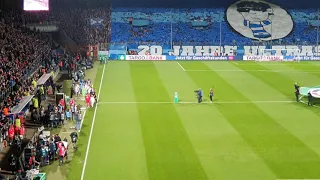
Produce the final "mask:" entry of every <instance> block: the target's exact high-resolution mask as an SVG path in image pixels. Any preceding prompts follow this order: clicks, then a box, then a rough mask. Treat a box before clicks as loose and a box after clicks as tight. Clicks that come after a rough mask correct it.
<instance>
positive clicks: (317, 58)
mask: <svg viewBox="0 0 320 180" xmlns="http://www.w3.org/2000/svg"><path fill="white" fill-rule="evenodd" d="M284 59H286V60H292V61H294V60H300V61H320V56H284Z"/></svg>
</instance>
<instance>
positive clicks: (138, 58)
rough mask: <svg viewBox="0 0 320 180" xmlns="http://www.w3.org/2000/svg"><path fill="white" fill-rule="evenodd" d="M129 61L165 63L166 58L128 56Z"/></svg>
mask: <svg viewBox="0 0 320 180" xmlns="http://www.w3.org/2000/svg"><path fill="white" fill-rule="evenodd" d="M126 60H127V61H164V60H166V56H162V55H126Z"/></svg>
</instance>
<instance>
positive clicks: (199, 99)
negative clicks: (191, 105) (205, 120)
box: [198, 88, 203, 103]
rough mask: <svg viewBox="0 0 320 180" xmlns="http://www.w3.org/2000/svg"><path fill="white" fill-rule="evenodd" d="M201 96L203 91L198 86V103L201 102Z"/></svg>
mask: <svg viewBox="0 0 320 180" xmlns="http://www.w3.org/2000/svg"><path fill="white" fill-rule="evenodd" d="M202 96H203V92H202V90H201V88H200V89H199V91H198V103H202Z"/></svg>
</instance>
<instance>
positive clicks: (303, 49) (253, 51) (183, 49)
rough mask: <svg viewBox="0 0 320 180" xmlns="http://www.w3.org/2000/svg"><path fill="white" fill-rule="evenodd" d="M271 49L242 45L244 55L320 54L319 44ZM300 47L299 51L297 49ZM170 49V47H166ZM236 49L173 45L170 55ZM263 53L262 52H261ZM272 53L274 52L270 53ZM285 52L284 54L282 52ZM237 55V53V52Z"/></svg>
mask: <svg viewBox="0 0 320 180" xmlns="http://www.w3.org/2000/svg"><path fill="white" fill-rule="evenodd" d="M270 48H272V49H273V51H272V52H271V51H263V49H266V46H243V50H244V55H248V56H250V55H260V56H262V55H263V56H281V55H285V56H298V55H299V56H320V45H319V46H300V47H298V46H291V45H290V46H283V45H282V46H272V47H270ZM138 49H139V50H140V51H139V52H138V55H146V52H149V53H150V54H151V55H162V54H163V48H162V47H161V46H147V45H140V46H138ZM297 49H300V51H297ZM167 50H170V49H167ZM237 50H238V47H237V46H221V47H220V46H173V47H172V51H173V52H172V55H174V56H214V55H215V54H216V55H219V56H235V55H236V52H237ZM170 51H171V50H170ZM262 53H263V54H262ZM271 53H274V54H271ZM282 53H285V54H282ZM238 55H239V54H238Z"/></svg>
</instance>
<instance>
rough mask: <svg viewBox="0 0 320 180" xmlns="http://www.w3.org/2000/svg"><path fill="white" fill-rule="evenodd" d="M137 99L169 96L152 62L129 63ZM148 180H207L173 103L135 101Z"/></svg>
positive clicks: (161, 98) (163, 99)
mask: <svg viewBox="0 0 320 180" xmlns="http://www.w3.org/2000/svg"><path fill="white" fill-rule="evenodd" d="M130 71H131V77H132V84H133V89H134V92H135V96H136V101H148V100H149V101H150V99H157V100H158V101H161V100H162V101H169V100H170V99H171V98H170V96H169V95H168V93H167V92H166V89H165V87H164V85H163V83H162V81H161V80H160V78H159V76H158V72H157V70H156V68H155V66H154V64H153V63H152V62H130ZM137 108H138V112H139V119H140V124H141V130H142V135H143V140H144V145H145V150H146V160H147V166H148V174H149V178H150V179H151V180H153V179H156V180H161V179H163V180H171V179H172V180H178V179H179V180H180V179H181V180H182V179H183V180H188V179H190V180H196V179H199V180H202V179H203V180H206V179H207V176H206V174H205V172H204V170H203V168H202V166H201V164H200V161H199V159H198V157H197V156H196V154H195V151H194V149H193V147H192V145H191V143H190V140H189V138H188V136H187V134H186V132H185V129H184V128H183V126H182V124H181V121H180V118H179V116H178V114H177V112H176V110H175V108H174V106H173V105H170V104H169V105H168V104H164V105H163V104H162V105H159V104H138V105H137Z"/></svg>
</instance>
